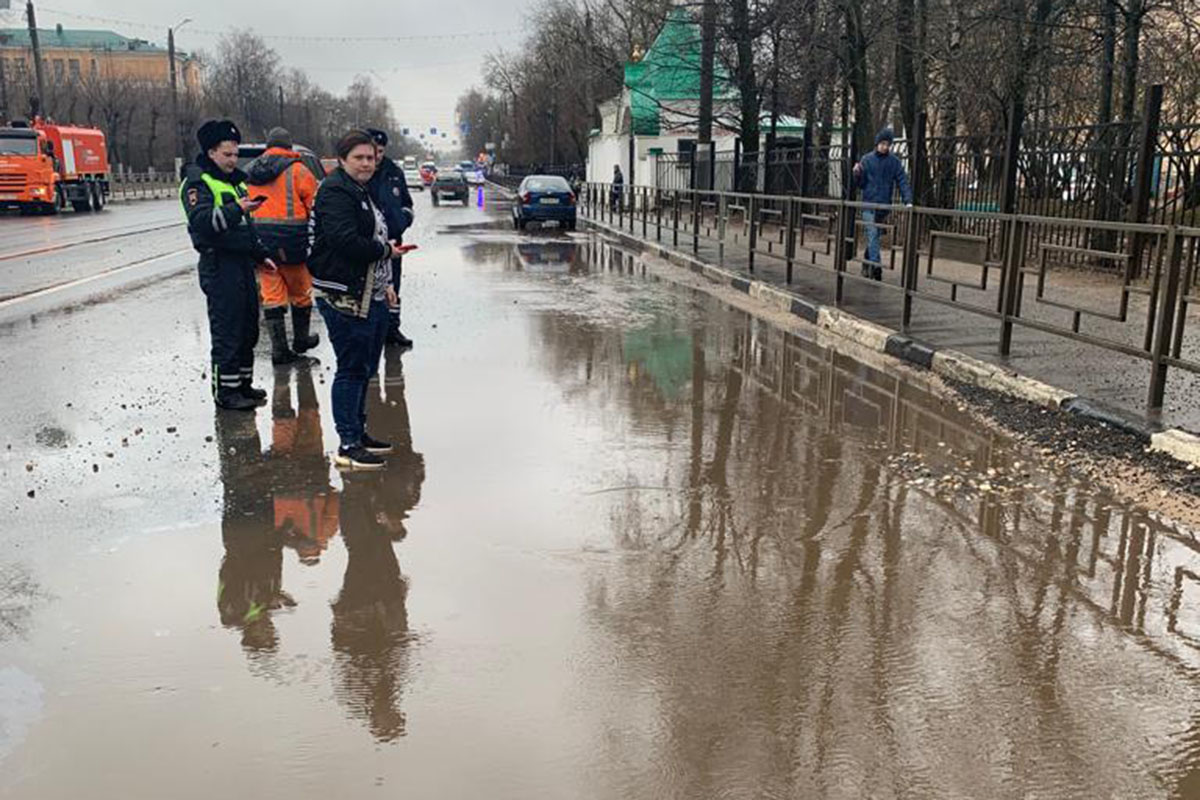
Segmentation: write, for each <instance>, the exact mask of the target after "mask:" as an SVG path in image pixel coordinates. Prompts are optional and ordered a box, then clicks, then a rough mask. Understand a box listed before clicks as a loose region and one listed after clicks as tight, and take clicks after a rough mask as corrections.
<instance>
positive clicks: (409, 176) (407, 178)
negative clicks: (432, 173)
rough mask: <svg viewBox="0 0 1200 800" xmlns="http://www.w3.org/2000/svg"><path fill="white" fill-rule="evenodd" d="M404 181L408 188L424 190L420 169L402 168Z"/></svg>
mask: <svg viewBox="0 0 1200 800" xmlns="http://www.w3.org/2000/svg"><path fill="white" fill-rule="evenodd" d="M404 182H405V183H406V184H408V188H409V189H416V190H417V191H418V192H423V191H425V181H423V180H421V170H419V169H417V168H416V167H405V168H404Z"/></svg>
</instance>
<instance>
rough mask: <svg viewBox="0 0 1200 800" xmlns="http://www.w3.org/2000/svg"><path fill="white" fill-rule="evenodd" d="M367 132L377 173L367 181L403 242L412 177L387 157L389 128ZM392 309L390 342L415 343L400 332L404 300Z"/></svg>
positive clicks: (395, 269) (395, 275) (392, 235)
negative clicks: (409, 180)
mask: <svg viewBox="0 0 1200 800" xmlns="http://www.w3.org/2000/svg"><path fill="white" fill-rule="evenodd" d="M366 133H367V134H368V135H369V136H370V137H371V138H372V139H373V140H374V141H375V175H374V176H372V178H371V181H370V183H368V184H367V191H368V192H370V194H371V199H372V200H374V201H375V206H376V207H377V208H379V210H380V211H382V212H383V217H384V219H385V220H387V227H388V238H389V239H395V240H396V241H397V242H399V241H402V240H403V238H404V232H405V231H406V230H408V229H409V227H410V226H412V224H413V201H412V195H411V194H409V193H408V180H407V179H406V178H405V177H404V170H402V169H400V167H398V166H396V162H395V161H393V160H392V159H390V158H388V157H387V154H386V152H385V151H386V150H387V146H388V135H387V132H386V131H381V130H379V129H377V128H367V130H366ZM400 263H401V259H399V258H396V259H393V260H392V288H393V289H395V291H396V298H397V300H398V299H399V297H400V277H401V276H400ZM389 311H390V312H391V316H390V317H389V318H388V333H387V342H388V344H394V345H399V346H400V347H412V344H413V343H412V339H409V338H408V337H407V336H405V335H404V334H403V333H401V332H400V303H399V302H397V303H396V305H395V306H394V307H392V308H390V309H389Z"/></svg>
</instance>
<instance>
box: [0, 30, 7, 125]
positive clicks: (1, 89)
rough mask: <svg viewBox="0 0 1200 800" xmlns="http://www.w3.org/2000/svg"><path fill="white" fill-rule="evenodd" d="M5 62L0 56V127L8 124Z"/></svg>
mask: <svg viewBox="0 0 1200 800" xmlns="http://www.w3.org/2000/svg"><path fill="white" fill-rule="evenodd" d="M0 44H3V41H0ZM7 60H8V59H6V58H4V56H3V55H0V125H7V124H8V76H6V75H5V74H4V62H5V61H7Z"/></svg>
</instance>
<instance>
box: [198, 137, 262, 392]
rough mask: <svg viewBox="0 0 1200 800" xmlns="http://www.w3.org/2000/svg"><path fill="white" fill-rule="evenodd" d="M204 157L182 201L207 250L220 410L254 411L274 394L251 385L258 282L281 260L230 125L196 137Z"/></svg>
mask: <svg viewBox="0 0 1200 800" xmlns="http://www.w3.org/2000/svg"><path fill="white" fill-rule="evenodd" d="M196 138H197V140H198V141H199V143H200V154H199V155H197V156H196V160H195V161H194V162H193V163H191V164H188V165H187V166H186V167H185V168H184V171H183V184H182V185H181V186H180V187H179V197H180V200H182V202H183V209H184V213H185V214H187V221H188V234H189V235H190V236H191V238H192V245H193V246H194V247H195V248H196V250H197V252H199V253H200V263H199V273H200V288H201V289H203V290H204V296H205V298H206V299H207V301H208V327H209V332H210V334H211V336H212V390H213V399H214V400H215V401H216V404H217V406H218V407H220V408H226V409H233V410H236V411H251V410H253V409H254V408H256V407H257V406H259V405H262V404H263V403H265V402H266V396H267V393H266V392H264V391H263V390H261V389H256V388H254V387H253V386H252V385H251V379H252V377H253V372H254V345H255V344H257V343H258V283H257V282H256V280H255V275H254V269H255V266H256V265H259V264H261V265H262V266H263V267H264V268H266V269H269V270H273V269H275V263H274V262H273V261H272V260H271V258H270V253H269V252H268V251H267V249H266V247H264V246H263V243H262V242H261V241H260V240H259V238H258V234H257V233H256V232H255V230H254V224H253V222H252V221H251V219H250V215H251V213H252V212H253V211H254V210H255V209H257V208H258V207H259V206H260V205H262V202H261V201H255V200H252V199H250V197H249V196H248V193H247V190H246V185H245V181H246V175H245V173H243V172H242V171H241V170H240V169H238V167H237V160H238V144H240V143H241V141H242V135H241V133H240V132H239V131H238V129H237V126H236V125H234V124H233V123H232V122H230V121H229V120H209V121H208V122H205V123H204V124H203V125H201V126H200V130H199V131H198V132H197V134H196Z"/></svg>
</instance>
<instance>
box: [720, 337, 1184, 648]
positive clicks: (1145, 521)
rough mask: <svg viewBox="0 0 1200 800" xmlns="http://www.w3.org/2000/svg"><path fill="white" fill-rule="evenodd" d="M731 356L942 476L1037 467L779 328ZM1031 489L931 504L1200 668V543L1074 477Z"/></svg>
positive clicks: (761, 385)
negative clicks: (955, 470) (964, 469)
mask: <svg viewBox="0 0 1200 800" xmlns="http://www.w3.org/2000/svg"><path fill="white" fill-rule="evenodd" d="M733 347H734V363H735V364H737V365H738V366H739V367H740V368H741V369H742V370H743V373H744V374H745V375H746V376H747V378H748V380H749V382H750V384H751V385H752V386H754V387H756V388H758V389H760V390H761V391H765V392H767V393H769V394H770V395H772V396H774V397H775V398H777V399H778V400H779V401H780V402H782V403H784V404H786V405H789V406H792V407H796V408H800V409H803V410H804V411H805V412H806V413H808V414H811V415H813V416H819V417H820V418H822V419H823V420H825V423H826V424H827V425H828V426H829V427H830V430H833V431H846V430H848V429H853V430H857V431H859V432H862V433H865V434H867V435H868V436H872V437H874V438H876V439H877V440H880V441H879V442H878V443H879V444H885V443H886V446H887V448H888V449H889V450H890V451H891V452H893V453H900V452H913V453H918V454H920V455H921V456H923V457H924V459H925V463H926V464H928V465H930V467H931V470H932V472H933V473H934V474H935V475H936V474H937V470H938V468H939V466H941V467H948V466H949V465H950V463H951V462H952V461H953V460H954V459H955V458H957V459H959V460H960V462H961V460H962V459H966V460H968V461H969V462H970V463H971V465H972V466H971V468H972V469H973V470H976V471H978V473H979V474H980V475H983V474H986V472H987V470H988V469H990V468H998V469H1001V470H1004V471H1008V472H1009V473H1010V474H1016V473H1020V472H1021V470H1019V469H1016V470H1014V469H1013V465H1014V464H1017V463H1020V462H1024V463H1025V464H1026V465H1028V466H1029V467H1030V468H1033V467H1034V460H1035V459H1036V458H1038V457H1039V456H1037V454H1034V453H1032V452H1028V451H1027V450H1026V449H1025V448H1024V447H1023V446H1022V445H1020V444H1018V443H1014V442H1012V441H1011V440H1009V439H1007V438H1005V437H1002V436H999V435H997V434H994V433H992V432H990V431H988V430H987V429H986V428H985V427H984V426H981V425H980V424H978V423H977V422H976V421H974V420H973V419H972V418H971V417H970V416H969V415H967V414H966V413H964V412H961V411H959V410H958V409H957V408H956V407H954V406H953V405H951V404H948V403H946V402H944V401H942V400H940V399H938V398H936V397H934V396H933V395H931V394H930V393H929V392H927V391H926V390H924V389H922V388H920V387H918V386H915V385H913V384H911V383H908V382H906V381H904V380H901V379H900V378H898V377H896V376H893V375H889V374H887V373H884V372H881V371H879V370H876V369H874V368H873V367H870V366H868V365H865V364H863V363H861V362H859V361H856V360H854V359H852V358H850V357H848V356H845V355H842V354H839V353H837V352H836V351H833V350H829V349H827V348H824V347H822V346H820V345H817V344H815V343H813V342H810V341H807V340H805V339H802V338H800V337H797V336H794V335H792V334H788V333H784V332H782V331H780V330H778V329H776V328H773V327H771V326H769V325H766V324H759V323H757V322H752V323H751V329H750V330H749V331H747V332H746V333H744V334H740V335H739V336H738V337H737V338H736V339H735V342H734V345H733ZM881 457H882V456H881ZM939 462H941V463H940V464H939ZM981 479H982V478H981ZM1025 480H1027V481H1029V482H1030V483H1031V484H1032V486H1031V487H1029V488H1024V487H1023V488H1016V489H1014V490H1013V491H1012V492H1011V493H1010V494H998V493H992V492H982V493H971V494H963V495H955V496H950V495H941V496H939V495H936V494H932V493H931V494H930V497H931V499H932V500H933V501H934V502H937V503H938V504H940V505H941V506H942V507H943V508H944V509H945V510H946V511H947V512H948V513H949V514H950V515H951V516H953V517H954V518H956V519H958V520H959V521H960V522H962V523H963V524H964V527H965V528H966V529H967V530H973V531H978V532H980V533H982V534H983V535H984V536H986V537H988V538H990V539H993V540H995V541H997V542H999V543H1000V544H1001V545H1002V546H1003V547H1005V548H1008V550H1009V551H1010V552H1012V553H1013V554H1014V555H1015V556H1017V558H1018V559H1019V561H1020V562H1021V563H1022V564H1023V565H1024V566H1025V567H1026V568H1027V569H1029V570H1030V571H1032V572H1036V573H1038V574H1039V575H1042V576H1043V577H1044V579H1045V581H1046V582H1047V583H1048V584H1053V585H1054V586H1056V587H1057V588H1058V590H1059V591H1060V592H1063V593H1069V594H1071V595H1073V596H1074V597H1075V598H1076V599H1077V600H1079V601H1080V602H1082V603H1084V604H1085V605H1086V606H1087V607H1089V608H1091V609H1092V610H1093V611H1095V612H1096V613H1097V614H1099V615H1100V616H1101V617H1102V618H1103V619H1105V620H1107V621H1109V622H1111V623H1112V624H1115V625H1119V626H1121V627H1123V628H1127V629H1129V630H1131V631H1133V632H1134V633H1136V634H1139V637H1138V639H1137V641H1139V642H1140V643H1141V644H1143V645H1144V646H1145V647H1146V648H1147V649H1149V650H1151V651H1152V652H1155V653H1156V654H1158V655H1160V656H1163V657H1165V658H1167V659H1169V660H1170V661H1171V662H1172V663H1174V664H1176V665H1178V666H1180V667H1182V668H1186V669H1189V670H1190V669H1196V668H1200V545H1198V544H1197V543H1196V542H1194V541H1193V540H1192V539H1191V538H1190V536H1189V535H1188V534H1186V533H1181V532H1179V531H1178V530H1177V529H1176V528H1174V527H1173V526H1171V525H1170V524H1167V523H1165V522H1163V521H1162V520H1160V519H1159V518H1157V517H1156V516H1153V515H1150V514H1148V513H1146V512H1145V511H1143V510H1141V509H1138V508H1132V507H1128V506H1126V505H1124V504H1122V503H1121V502H1119V501H1116V500H1114V499H1113V498H1111V497H1110V496H1108V495H1107V494H1106V493H1105V492H1103V491H1098V490H1095V489H1093V488H1092V487H1089V486H1087V485H1082V484H1079V483H1077V482H1076V481H1075V480H1074V479H1072V478H1070V477H1069V476H1067V475H1053V476H1038V477H1034V478H1028V479H1025ZM1059 599H1060V600H1061V598H1059Z"/></svg>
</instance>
